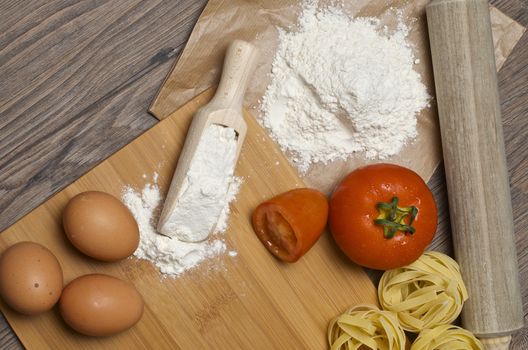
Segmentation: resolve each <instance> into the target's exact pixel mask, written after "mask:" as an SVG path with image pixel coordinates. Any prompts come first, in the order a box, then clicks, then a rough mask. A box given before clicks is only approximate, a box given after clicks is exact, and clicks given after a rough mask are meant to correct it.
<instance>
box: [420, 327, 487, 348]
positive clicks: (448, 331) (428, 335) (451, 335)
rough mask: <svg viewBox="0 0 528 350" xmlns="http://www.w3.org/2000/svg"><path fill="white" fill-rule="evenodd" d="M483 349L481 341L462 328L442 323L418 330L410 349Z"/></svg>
mask: <svg viewBox="0 0 528 350" xmlns="http://www.w3.org/2000/svg"><path fill="white" fill-rule="evenodd" d="M453 349H457V350H483V349H484V346H483V345H482V343H481V342H480V341H479V340H478V339H477V338H475V336H474V335H473V334H472V333H471V332H470V331H467V330H465V329H463V328H460V327H457V326H453V325H449V324H448V325H442V326H438V327H435V328H433V329H425V330H423V331H422V332H420V335H418V338H416V340H415V341H414V343H413V344H412V346H411V350H453Z"/></svg>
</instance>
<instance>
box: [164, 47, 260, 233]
mask: <svg viewBox="0 0 528 350" xmlns="http://www.w3.org/2000/svg"><path fill="white" fill-rule="evenodd" d="M255 57H256V49H255V47H254V46H253V45H251V44H250V43H248V42H245V41H242V40H235V41H233V42H232V43H231V45H230V46H229V47H228V49H227V52H226V56H225V59H224V69H223V72H222V77H221V79H220V84H219V86H218V89H217V91H216V94H215V95H214V97H213V99H212V100H211V101H210V102H209V103H208V104H207V105H205V106H204V107H202V108H201V109H200V110H199V111H198V112H197V113H196V115H195V116H194V118H193V120H192V122H191V126H190V127H189V131H188V132H187V138H186V139H185V143H184V145H183V149H182V151H181V153H180V158H179V159H178V163H177V165H176V170H175V171H174V175H173V177H172V182H171V185H170V188H169V192H168V194H167V198H166V200H165V204H164V205H163V210H162V212H161V216H160V219H159V221H158V226H157V229H158V232H160V233H162V234H164V235H166V236H173V235H174V233H173V232H170V231H168V230H167V221H168V219H169V217H170V214H171V213H172V212H173V210H174V208H175V206H176V202H177V199H178V197H179V194H180V189H181V187H182V184H183V181H184V179H185V176H186V174H187V171H188V169H189V167H190V165H191V161H192V159H193V156H194V154H195V152H196V148H197V147H198V144H199V142H200V139H201V137H202V135H203V133H204V131H205V129H206V128H207V127H208V126H209V125H211V124H216V125H222V126H225V127H229V128H233V129H234V130H235V131H236V134H237V150H236V157H235V163H236V160H237V159H238V156H239V155H240V150H241V149H242V144H243V143H244V138H245V137H246V131H247V126H246V122H245V121H244V116H243V112H242V102H243V98H244V92H245V90H246V85H247V82H248V80H249V77H250V74H251V72H252V71H253V62H254V59H255Z"/></svg>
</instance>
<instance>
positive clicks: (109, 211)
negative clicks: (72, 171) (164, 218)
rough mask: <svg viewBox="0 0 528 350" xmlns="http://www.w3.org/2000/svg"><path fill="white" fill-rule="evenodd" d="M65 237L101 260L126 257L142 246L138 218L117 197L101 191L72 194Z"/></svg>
mask: <svg viewBox="0 0 528 350" xmlns="http://www.w3.org/2000/svg"><path fill="white" fill-rule="evenodd" d="M62 221H63V226H64V231H65V233H66V236H67V237H68V239H69V240H70V242H71V243H72V244H73V246H74V247H76V248H77V249H78V250H80V251H81V252H82V253H84V254H86V255H88V256H90V257H92V258H94V259H98V260H102V261H116V260H121V259H124V258H126V257H128V256H130V255H132V253H134V251H135V250H136V249H137V247H138V245H139V229H138V225H137V223H136V220H135V219H134V217H133V216H132V214H131V213H130V211H129V210H128V208H127V207H126V206H125V205H124V204H123V203H121V201H120V200H118V199H117V198H115V197H114V196H112V195H110V194H108V193H104V192H98V191H88V192H82V193H80V194H78V195H76V196H75V197H73V198H72V199H71V200H70V201H69V202H68V204H67V205H66V208H64V211H63V216H62Z"/></svg>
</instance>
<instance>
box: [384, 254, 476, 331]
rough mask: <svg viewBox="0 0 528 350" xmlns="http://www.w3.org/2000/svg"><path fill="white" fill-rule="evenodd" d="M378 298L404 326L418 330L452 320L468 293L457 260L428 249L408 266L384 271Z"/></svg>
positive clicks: (404, 327)
mask: <svg viewBox="0 0 528 350" xmlns="http://www.w3.org/2000/svg"><path fill="white" fill-rule="evenodd" d="M378 298H379V301H380V304H381V306H382V308H383V309H384V310H389V311H393V312H395V313H396V314H397V316H398V320H399V321H400V324H401V325H402V327H403V329H405V330H407V331H410V332H415V333H418V332H420V331H421V330H423V329H425V328H434V327H436V326H438V325H443V324H448V323H451V322H453V321H454V320H455V319H456V318H457V317H458V315H459V314H460V312H461V311H462V306H463V304H464V302H465V301H466V300H467V298H468V293H467V290H466V286H465V285H464V281H463V280H462V276H461V275H460V268H459V266H458V264H457V263H456V261H455V260H453V259H452V258H450V257H449V256H447V255H445V254H442V253H439V252H433V251H428V252H425V253H424V254H423V255H422V256H421V257H420V258H419V259H418V260H416V261H415V262H413V263H412V264H410V265H407V266H404V267H401V268H397V269H393V270H388V271H385V273H384V274H383V276H382V277H381V280H380V283H379V286H378Z"/></svg>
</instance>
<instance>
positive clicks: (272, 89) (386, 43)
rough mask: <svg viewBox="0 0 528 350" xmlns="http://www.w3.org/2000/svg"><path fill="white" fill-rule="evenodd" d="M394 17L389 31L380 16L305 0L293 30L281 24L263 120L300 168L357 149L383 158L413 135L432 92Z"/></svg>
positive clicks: (404, 28) (402, 26)
mask: <svg viewBox="0 0 528 350" xmlns="http://www.w3.org/2000/svg"><path fill="white" fill-rule="evenodd" d="M400 17H401V16H400ZM399 22H400V23H399V25H398V27H397V28H396V30H395V31H393V32H390V31H389V30H388V29H387V28H386V27H383V26H381V24H380V22H379V20H378V19H375V18H355V19H353V18H350V17H349V16H348V15H346V14H345V13H344V12H343V10H342V9H340V8H337V7H329V8H326V9H320V8H318V7H317V6H316V5H315V4H314V2H313V1H310V2H308V3H305V4H304V6H303V10H302V13H301V15H300V17H299V19H298V28H297V30H296V31H286V30H283V29H278V31H279V46H278V49H277V53H276V55H275V58H274V61H273V64H272V71H271V78H272V80H271V83H270V85H269V86H268V88H267V90H266V92H265V95H264V96H263V98H262V103H261V106H260V108H261V111H262V114H263V120H262V123H263V125H264V126H265V127H267V128H268V129H269V130H270V132H271V135H272V137H273V138H274V139H275V140H276V141H277V142H278V143H279V144H280V146H281V147H282V149H283V150H284V151H289V154H290V155H291V157H290V158H291V160H292V161H293V162H294V164H296V165H297V167H298V168H299V170H300V171H301V172H306V171H307V169H308V168H309V166H310V165H311V164H312V163H315V162H323V163H327V162H330V161H333V160H336V159H346V158H347V157H349V156H350V154H351V153H354V152H365V156H366V157H367V158H376V157H378V158H387V157H390V156H392V155H395V154H397V153H398V152H399V151H400V150H401V148H402V147H403V145H404V144H405V143H406V142H409V141H411V140H412V139H414V138H415V137H416V115H417V114H418V113H419V112H420V111H421V110H422V109H423V108H425V107H427V106H428V105H429V99H430V97H429V95H428V94H427V91H426V87H425V86H424V85H423V84H422V82H421V79H420V75H419V74H418V73H417V72H416V71H414V70H413V65H414V64H415V63H418V62H419V61H418V60H415V58H414V56H413V53H412V48H411V46H410V45H409V44H408V43H407V42H406V36H407V35H408V33H409V28H408V27H407V26H406V25H405V24H404V23H403V20H402V18H400V20H399Z"/></svg>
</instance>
